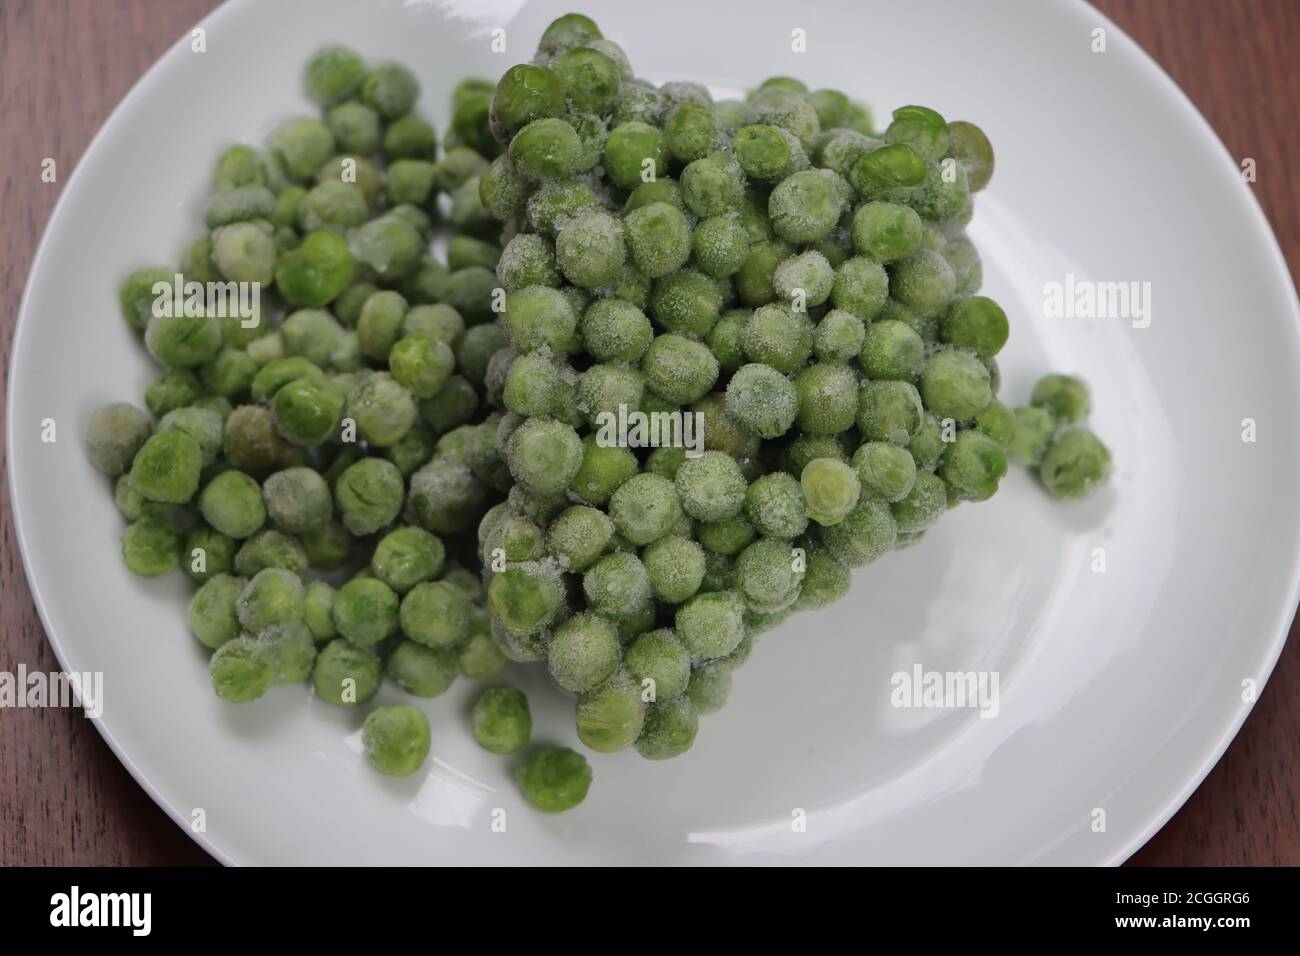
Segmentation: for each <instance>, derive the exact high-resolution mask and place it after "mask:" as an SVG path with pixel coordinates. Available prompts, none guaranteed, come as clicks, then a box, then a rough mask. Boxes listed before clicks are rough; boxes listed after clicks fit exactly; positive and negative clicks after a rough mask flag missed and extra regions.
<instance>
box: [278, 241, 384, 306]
mask: <svg viewBox="0 0 1300 956" xmlns="http://www.w3.org/2000/svg"><path fill="white" fill-rule="evenodd" d="M408 228H409V227H408ZM353 262H354V260H353V256H352V252H351V251H350V250H349V248H348V243H347V242H346V241H345V240H344V239H343V238H342V237H341V236H338V235H336V234H335V233H333V232H329V231H327V230H318V231H316V232H311V233H308V234H307V235H306V236H305V237H303V240H302V243H301V244H300V245H298V247H297V248H295V249H291V250H289V251H288V252H286V253H284V254H283V255H281V256H280V257H279V261H278V262H277V264H276V269H275V287H276V289H277V290H279V292H280V294H281V295H282V296H284V298H285V300H286V301H287V302H288V303H289V304H290V305H295V306H298V307H299V308H306V309H319V308H321V307H322V306H324V305H327V304H328V303H330V302H332V301H333V300H334V299H335V298H336V297H337V296H338V295H339V293H341V292H342V291H343V290H344V289H346V288H347V287H348V285H349V284H350V283H351V282H352V273H353Z"/></svg>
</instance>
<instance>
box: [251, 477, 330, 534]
mask: <svg viewBox="0 0 1300 956" xmlns="http://www.w3.org/2000/svg"><path fill="white" fill-rule="evenodd" d="M262 498H263V501H264V502H265V504H266V513H267V514H268V515H270V518H271V520H272V521H274V522H275V524H276V526H277V527H279V528H280V529H281V530H282V531H287V532H288V533H289V534H296V535H305V534H310V533H311V532H313V531H317V530H319V529H321V528H323V527H325V526H326V525H327V524H329V522H330V519H331V518H332V517H333V515H334V502H333V499H332V498H331V496H330V489H329V486H328V485H327V484H326V483H325V479H324V478H322V477H321V476H320V473H319V472H317V471H315V470H313V469H311V468H286V469H285V470H283V471H277V472H276V473H275V474H273V475H271V476H270V477H269V478H267V479H266V481H265V482H264V483H263V485H262Z"/></svg>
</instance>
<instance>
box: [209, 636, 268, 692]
mask: <svg viewBox="0 0 1300 956" xmlns="http://www.w3.org/2000/svg"><path fill="white" fill-rule="evenodd" d="M208 674H209V677H210V678H211V680H212V689H213V690H214V691H215V692H216V694H217V696H218V697H220V698H221V699H222V700H226V701H230V702H231V703H241V702H243V701H247V700H255V699H257V698H258V697H261V696H262V695H263V694H265V693H266V692H267V690H269V689H270V687H271V684H272V682H273V681H274V679H275V667H274V664H273V662H272V659H271V655H270V654H268V653H267V650H266V647H265V646H264V645H263V644H262V643H261V642H260V641H257V640H255V639H254V638H252V637H237V638H235V639H234V640H231V641H226V642H225V643H224V644H222V645H221V646H220V647H218V648H217V649H216V651H215V652H214V653H213V655H212V659H211V660H210V661H209V662H208Z"/></svg>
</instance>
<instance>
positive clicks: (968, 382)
mask: <svg viewBox="0 0 1300 956" xmlns="http://www.w3.org/2000/svg"><path fill="white" fill-rule="evenodd" d="M921 395H922V397H923V398H924V399H925V405H926V408H928V409H929V410H930V411H931V412H933V413H934V414H935V415H936V416H937V417H938V418H939V419H941V420H942V419H945V418H951V419H953V420H954V421H959V422H961V421H968V420H970V419H972V418H974V417H975V416H976V415H978V414H979V413H980V412H981V411H983V409H984V408H985V407H986V406H987V405H988V404H989V402H991V401H992V400H993V390H992V387H991V385H990V382H989V373H988V369H986V368H985V367H984V366H983V365H982V364H981V363H980V362H979V361H978V360H977V359H975V358H973V357H971V356H970V355H968V354H966V353H965V352H961V351H958V350H956V349H941V350H939V351H937V352H935V353H933V354H931V355H930V357H929V358H927V359H926V361H925V369H924V371H923V372H922V373H921Z"/></svg>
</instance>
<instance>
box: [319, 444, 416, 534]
mask: <svg viewBox="0 0 1300 956" xmlns="http://www.w3.org/2000/svg"><path fill="white" fill-rule="evenodd" d="M417 474H418V473H417ZM404 487H405V482H404V481H403V479H402V473H401V472H400V471H398V470H397V466H395V465H394V464H392V463H391V462H388V461H384V460H383V459H381V458H363V459H361V460H360V461H358V462H356V463H355V464H353V465H350V466H349V467H348V468H347V469H346V470H345V471H344V472H343V473H342V474H341V475H339V477H338V479H337V480H336V481H335V483H334V504H335V505H336V507H337V508H338V511H339V518H340V520H341V521H342V522H343V525H344V526H345V527H346V528H347V529H348V530H349V531H351V532H352V533H353V534H356V535H365V534H374V533H375V532H376V531H378V530H379V529H380V528H382V527H384V526H385V525H387V524H389V523H391V522H392V521H393V519H395V518H396V517H397V515H398V514H399V513H400V512H401V510H402V499H403V492H404Z"/></svg>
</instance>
